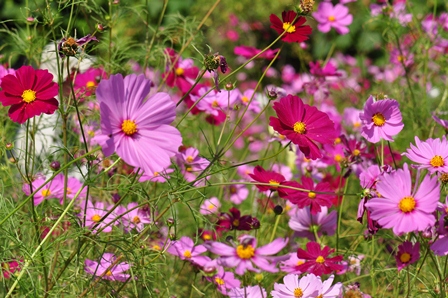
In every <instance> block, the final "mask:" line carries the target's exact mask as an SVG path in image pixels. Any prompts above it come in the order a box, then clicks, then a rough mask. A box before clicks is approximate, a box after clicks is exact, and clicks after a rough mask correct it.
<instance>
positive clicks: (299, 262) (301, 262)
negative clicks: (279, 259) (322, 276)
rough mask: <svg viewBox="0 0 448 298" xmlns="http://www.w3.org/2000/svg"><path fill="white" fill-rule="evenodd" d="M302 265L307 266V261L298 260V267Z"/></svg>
mask: <svg viewBox="0 0 448 298" xmlns="http://www.w3.org/2000/svg"><path fill="white" fill-rule="evenodd" d="M302 264H305V261H303V260H298V261H297V265H296V266H300V265H302Z"/></svg>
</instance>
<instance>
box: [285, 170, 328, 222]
mask: <svg viewBox="0 0 448 298" xmlns="http://www.w3.org/2000/svg"><path fill="white" fill-rule="evenodd" d="M297 187H298V188H302V189H308V190H310V192H303V191H298V190H295V191H293V192H290V193H289V195H288V196H287V197H286V198H287V199H288V200H289V201H290V202H291V203H293V204H294V205H297V207H299V208H305V207H307V206H310V211H311V214H317V213H318V212H320V211H321V208H320V207H321V206H325V207H328V208H330V207H331V206H332V205H333V203H332V198H333V196H332V195H330V194H322V193H318V192H331V191H332V189H331V187H330V184H329V183H326V182H321V183H318V184H317V185H314V181H313V179H311V178H308V177H303V178H302V184H299V185H298V186H297Z"/></svg>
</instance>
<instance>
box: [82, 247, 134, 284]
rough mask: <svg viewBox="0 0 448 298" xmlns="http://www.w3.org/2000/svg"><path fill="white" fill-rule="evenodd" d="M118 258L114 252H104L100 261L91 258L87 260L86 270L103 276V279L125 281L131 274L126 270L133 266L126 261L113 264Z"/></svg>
mask: <svg viewBox="0 0 448 298" xmlns="http://www.w3.org/2000/svg"><path fill="white" fill-rule="evenodd" d="M116 260H117V257H116V256H115V255H114V254H112V253H104V254H103V255H102V256H101V260H100V261H99V262H95V261H92V260H89V259H87V260H85V261H84V270H85V271H86V273H88V274H91V275H94V276H102V279H107V280H116V281H121V282H125V281H126V280H128V279H129V278H130V277H131V276H130V275H129V274H126V273H124V272H125V271H128V270H129V269H130V268H131V265H129V264H128V263H126V262H120V263H116V264H115V265H113V266H112V264H114V263H115V261H116Z"/></svg>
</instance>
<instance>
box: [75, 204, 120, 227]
mask: <svg viewBox="0 0 448 298" xmlns="http://www.w3.org/2000/svg"><path fill="white" fill-rule="evenodd" d="M79 206H80V207H81V212H80V213H78V217H79V219H80V221H81V222H84V214H85V226H86V227H88V228H90V229H92V228H93V227H95V230H94V231H93V232H94V233H96V230H99V229H101V230H102V232H104V233H110V232H112V227H113V226H115V225H117V224H118V221H116V220H115V218H116V217H117V216H116V214H114V213H113V212H112V213H110V214H109V215H107V216H106V214H107V213H108V212H109V210H110V209H111V208H112V206H111V205H108V204H104V203H103V202H95V203H94V204H92V202H91V201H90V200H87V208H86V209H85V210H84V207H85V206H86V203H85V201H81V202H80V203H79ZM105 216H106V217H105ZM103 217H105V218H104V219H103V220H101V219H102V218H103ZM100 220H101V222H100Z"/></svg>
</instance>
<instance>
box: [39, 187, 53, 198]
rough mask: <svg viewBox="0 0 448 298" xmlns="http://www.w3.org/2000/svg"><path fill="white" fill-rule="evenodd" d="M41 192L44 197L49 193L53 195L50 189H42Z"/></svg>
mask: <svg viewBox="0 0 448 298" xmlns="http://www.w3.org/2000/svg"><path fill="white" fill-rule="evenodd" d="M41 194H42V196H43V197H48V196H49V195H51V191H50V190H49V189H44V190H42V191H41Z"/></svg>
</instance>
